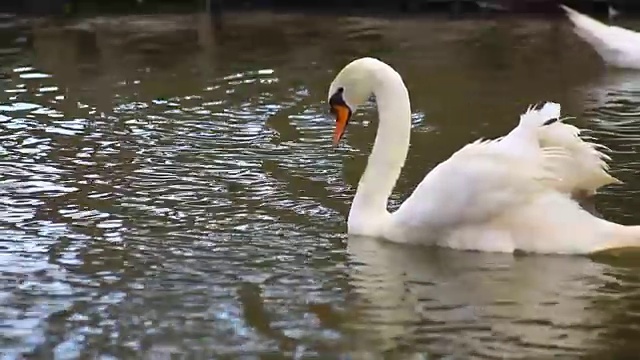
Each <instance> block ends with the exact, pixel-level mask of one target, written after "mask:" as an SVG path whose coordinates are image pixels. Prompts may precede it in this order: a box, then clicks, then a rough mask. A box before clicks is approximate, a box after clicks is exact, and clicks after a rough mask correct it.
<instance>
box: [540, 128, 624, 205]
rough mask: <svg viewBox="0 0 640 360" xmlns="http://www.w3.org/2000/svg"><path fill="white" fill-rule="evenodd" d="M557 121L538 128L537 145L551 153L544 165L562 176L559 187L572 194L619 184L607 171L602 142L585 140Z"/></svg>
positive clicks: (607, 156) (589, 193) (576, 132)
mask: <svg viewBox="0 0 640 360" xmlns="http://www.w3.org/2000/svg"><path fill="white" fill-rule="evenodd" d="M562 120H563V119H560V121H557V122H554V123H553V124H551V125H549V126H543V127H540V128H539V129H538V140H539V143H540V147H542V149H543V150H544V151H545V153H547V154H549V153H554V154H555V156H553V157H550V158H549V161H548V162H547V165H548V166H549V167H550V168H551V171H552V172H553V173H555V174H556V176H557V177H558V178H560V179H562V185H561V189H560V190H563V191H567V192H571V193H576V192H580V193H584V194H587V195H593V194H595V193H596V190H597V189H598V188H600V187H602V186H606V185H611V184H621V183H622V182H621V181H620V180H618V179H617V178H615V177H614V176H612V175H611V174H609V164H608V163H607V161H608V160H610V159H611V158H610V157H609V155H607V154H606V153H605V152H604V151H607V150H608V148H607V147H606V146H604V145H601V144H598V143H595V142H591V141H586V140H585V138H584V136H582V134H581V130H580V129H579V128H577V127H575V126H573V125H571V124H567V123H564V122H563V121H562Z"/></svg>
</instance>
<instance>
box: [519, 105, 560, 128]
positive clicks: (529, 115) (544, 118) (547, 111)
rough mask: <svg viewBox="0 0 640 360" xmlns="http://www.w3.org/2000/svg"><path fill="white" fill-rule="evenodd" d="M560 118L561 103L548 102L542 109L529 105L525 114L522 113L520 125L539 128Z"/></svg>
mask: <svg viewBox="0 0 640 360" xmlns="http://www.w3.org/2000/svg"><path fill="white" fill-rule="evenodd" d="M559 120H560V104H558V103H554V102H546V103H544V105H542V107H541V108H540V109H536V108H535V107H534V106H529V107H528V108H527V111H525V113H524V114H522V115H520V124H519V126H520V127H523V128H529V129H532V128H537V127H542V126H548V125H551V124H553V123H555V122H557V121H559Z"/></svg>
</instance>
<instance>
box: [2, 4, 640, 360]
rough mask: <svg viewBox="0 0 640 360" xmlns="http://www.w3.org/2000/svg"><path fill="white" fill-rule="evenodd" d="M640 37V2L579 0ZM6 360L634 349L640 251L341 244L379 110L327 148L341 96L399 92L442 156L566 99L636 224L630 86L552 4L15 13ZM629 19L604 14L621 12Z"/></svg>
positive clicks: (614, 352) (6, 48)
mask: <svg viewBox="0 0 640 360" xmlns="http://www.w3.org/2000/svg"><path fill="white" fill-rule="evenodd" d="M566 3H567V4H570V5H573V6H575V7H576V8H577V9H580V10H583V11H585V12H587V13H589V14H592V15H594V16H596V17H598V18H599V19H601V20H602V21H605V22H607V23H612V24H616V25H621V26H625V27H627V28H630V29H635V30H640V21H639V20H638V19H637V18H636V17H635V15H634V11H635V10H634V7H637V4H635V2H632V1H626V2H625V1H616V2H615V3H614V2H610V3H606V2H602V1H586V0H585V1H567V2H566ZM0 7H1V8H0V10H1V11H2V12H3V15H2V17H1V18H0V328H1V329H2V331H1V332H0V354H2V358H3V359H78V358H82V359H84V358H87V359H124V358H126V359H129V358H132V359H133V358H144V359H174V358H196V359H210V358H211V359H213V358H216V359H217V358H243V359H244V358H246V359H281V358H282V359H292V358H295V359H312V358H323V359H329V358H342V359H377V358H393V359H396V358H398V359H405V358H407V359H432V358H450V359H470V358H496V359H505V358H509V359H511V358H514V359H515V358H518V359H520V358H528V359H529V358H535V359H543V358H550V357H552V356H559V357H561V358H567V359H569V358H582V359H587V358H588V359H624V358H633V357H635V356H636V355H637V354H638V353H639V351H640V345H639V343H638V342H637V339H638V338H640V327H638V324H640V290H639V289H640V266H639V265H638V264H639V262H638V259H633V258H631V259H629V258H622V257H620V258H619V257H608V258H588V257H570V256H537V255H526V256H520V255H517V256H514V255H511V254H508V255H501V254H489V253H485V254H481V253H475V252H461V251H450V250H444V249H427V248H417V247H405V246H400V245H394V244H389V243H384V242H379V241H375V240H371V239H369V240H367V241H359V240H358V239H349V238H348V237H347V236H346V224H345V219H346V215H347V213H348V209H349V206H350V201H351V199H352V197H353V195H354V192H355V187H356V185H357V182H358V178H359V176H360V174H361V173H362V170H363V168H364V166H365V163H366V160H367V156H368V154H369V151H370V149H371V146H372V142H373V139H374V136H375V132H376V124H377V115H376V112H375V108H374V106H373V104H371V106H369V107H366V108H365V109H363V111H362V112H360V113H358V114H356V116H355V117H354V119H353V121H352V124H351V126H350V128H349V130H348V132H347V135H346V137H345V140H344V141H343V144H342V145H341V146H340V147H339V148H334V147H333V146H332V145H331V133H332V130H333V120H332V119H330V118H329V116H328V105H327V104H326V96H327V89H328V86H329V83H330V82H331V80H332V79H333V77H334V76H335V74H336V72H337V71H339V70H340V69H341V68H342V67H343V66H344V65H345V64H346V63H348V62H349V61H351V60H353V59H354V58H356V57H360V56H375V57H378V58H380V59H382V60H384V61H385V62H387V63H389V64H391V65H392V66H393V67H394V68H396V69H397V70H398V71H399V73H400V74H401V75H402V76H403V77H404V80H405V82H406V84H407V87H408V88H409V91H410V94H411V101H412V107H413V132H412V146H411V150H410V153H409V159H408V162H407V165H406V166H405V167H404V169H403V175H402V177H401V180H400V182H399V184H398V186H397V188H396V191H395V192H394V195H393V198H392V204H391V207H392V208H394V207H395V206H397V204H398V203H399V202H400V201H402V200H403V199H405V198H406V197H407V196H408V195H409V194H410V193H411V191H412V190H413V188H414V187H415V186H416V184H417V183H418V182H419V181H420V180H421V179H422V178H423V177H424V175H425V174H426V173H427V172H428V171H429V170H430V169H431V168H432V167H433V166H435V164H437V163H439V162H440V161H442V160H444V159H446V158H447V157H448V156H449V155H450V154H451V153H452V152H454V151H455V150H457V149H459V148H460V147H461V146H463V145H464V144H466V143H467V142H469V141H472V140H475V139H477V138H478V137H497V136H501V135H503V134H504V133H505V132H507V131H509V129H511V128H512V127H513V126H514V125H515V124H516V121H517V119H518V116H519V114H520V113H521V112H523V111H524V110H525V109H526V108H527V106H529V105H530V104H533V103H539V102H541V101H546V100H551V101H557V102H560V103H561V104H562V106H563V113H564V114H566V115H570V116H575V117H576V119H574V120H572V121H573V123H574V124H576V125H578V126H580V127H584V128H586V129H587V130H588V132H589V134H590V135H592V136H594V137H595V138H596V139H597V141H599V142H602V143H603V144H605V145H607V146H608V147H609V148H610V151H609V152H608V154H609V155H611V156H612V158H613V161H612V163H611V167H612V170H611V171H612V173H613V174H614V175H615V176H617V177H618V178H620V179H621V180H623V181H624V182H625V183H624V184H623V185H618V186H612V187H609V188H606V189H605V191H604V192H603V193H602V194H601V195H599V196H598V197H597V199H596V202H597V204H596V206H597V208H598V210H599V211H600V212H601V213H602V214H603V216H605V217H607V218H608V219H611V220H614V221H618V222H622V223H624V224H634V223H635V224H638V223H640V213H639V212H638V209H640V179H639V177H638V173H639V171H640V157H639V156H638V154H637V151H638V149H639V147H638V144H639V143H640V142H639V139H640V120H639V117H638V115H639V114H640V72H634V71H624V70H615V69H610V68H608V67H606V66H605V65H604V64H603V63H602V60H601V59H600V58H599V57H598V56H597V55H596V54H595V52H594V51H593V50H592V49H591V48H590V47H589V46H588V45H586V44H585V43H584V42H582V41H581V40H580V39H579V38H577V37H576V35H575V34H574V33H573V32H572V30H571V25H570V24H569V22H568V20H567V19H566V18H565V16H564V15H562V13H561V12H560V11H559V10H558V9H557V2H555V1H543V0H539V1H534V0H529V1H525V0H523V1H516V0H511V1H488V0H487V1H485V2H479V1H475V2H472V1H449V2H444V1H443V2H439V1H435V0H434V1H417V0H416V1H394V2H392V1H381V0H380V1H366V2H365V1H355V0H354V1H323V2H319V1H305V2H294V1H277V0H272V1H266V0H264V1H234V2H232V1H218V2H216V1H211V2H209V3H205V2H195V1H193V2H192V1H169V0H163V1H161V0H155V1H153V0H143V1H115V0H109V1H98V0H93V1H89V0H87V1H81V0H76V1H73V0H51V1H45V0H25V1H18V0H4V1H2V2H1V3H0ZM612 8H613V9H614V10H615V11H612V10H611V9H612Z"/></svg>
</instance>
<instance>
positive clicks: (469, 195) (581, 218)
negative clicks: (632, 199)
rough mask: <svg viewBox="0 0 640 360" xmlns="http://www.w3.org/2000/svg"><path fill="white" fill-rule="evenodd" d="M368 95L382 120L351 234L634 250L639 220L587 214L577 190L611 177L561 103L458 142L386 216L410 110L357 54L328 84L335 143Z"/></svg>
mask: <svg viewBox="0 0 640 360" xmlns="http://www.w3.org/2000/svg"><path fill="white" fill-rule="evenodd" d="M372 94H373V95H375V98H376V102H377V106H378V114H379V124H378V132H377V135H376V139H375V142H374V146H373V150H372V152H371V155H370V156H369V161H368V164H367V167H366V169H365V171H364V174H363V175H362V177H361V178H360V182H359V185H358V189H357V192H356V195H355V198H354V199H353V203H352V205H351V209H350V211H349V216H348V220H347V226H348V232H349V233H350V234H353V235H364V236H371V237H379V238H386V239H388V240H392V241H396V242H402V243H414V244H425V245H440V246H445V247H451V248H456V249H466V250H480V251H496V252H514V251H517V250H520V251H524V252H535V253H559V254H588V253H593V252H598V251H604V250H608V249H613V248H623V247H640V226H624V225H620V224H616V223H613V222H610V221H607V220H604V219H601V218H599V217H596V216H594V215H592V214H591V213H589V212H587V211H585V210H584V209H583V208H581V206H580V205H579V204H578V202H577V201H576V200H575V197H576V196H578V194H587V195H593V194H594V193H595V192H596V190H597V189H598V188H600V187H601V186H604V185H608V184H613V183H617V182H618V180H617V179H615V178H614V177H612V176H611V175H609V174H608V172H607V169H608V166H607V164H606V162H605V160H607V159H608V157H607V156H606V155H605V154H603V153H602V152H600V151H599V147H600V146H599V145H597V144H593V143H590V142H587V141H585V140H584V139H583V138H581V137H580V135H579V133H580V130H579V129H578V128H576V127H574V126H572V125H569V124H566V123H564V122H562V120H561V119H560V105H558V104H555V103H546V104H545V105H544V106H543V107H542V108H541V109H539V110H536V109H533V108H529V109H528V110H527V112H526V113H524V114H523V115H522V116H521V117H520V122H519V124H518V125H517V126H516V127H515V128H514V129H513V130H512V131H511V132H510V133H509V134H507V135H506V136H504V137H502V138H499V139H495V140H478V141H476V142H473V143H471V144H468V145H466V146H464V147H462V148H461V149H460V150H458V151H457V152H455V153H454V154H453V155H451V157H450V158H449V159H447V160H446V161H444V162H442V163H440V164H438V165H437V166H436V167H435V168H433V169H432V170H431V171H430V172H429V173H428V174H427V175H426V177H425V178H424V179H423V180H422V182H421V183H420V184H419V185H418V186H417V188H416V189H415V190H414V192H413V194H411V196H410V197H409V198H408V199H407V200H406V201H405V202H404V203H403V204H402V205H401V206H400V208H399V209H398V210H397V211H395V212H393V213H390V212H389V211H388V210H387V203H388V198H389V196H390V195H391V192H392V191H393V188H394V186H395V183H396V181H397V179H398V177H399V176H400V173H401V170H402V167H403V165H404V162H405V160H406V156H407V152H408V149H409V138H410V132H411V108H410V102H409V94H408V91H407V89H406V87H405V85H404V82H403V80H402V78H401V76H400V75H399V74H398V73H397V72H396V71H395V70H394V69H393V68H391V67H390V66H389V65H387V64H386V63H384V62H382V61H380V60H377V59H374V58H368V57H367V58H361V59H357V60H354V61H352V62H351V63H349V64H348V65H347V66H345V67H344V68H343V69H342V70H341V71H340V73H339V74H338V75H337V76H336V78H335V79H334V80H333V82H332V83H331V86H330V88H329V104H330V106H331V110H332V112H333V113H334V114H335V115H336V124H335V132H334V138H333V140H334V143H335V144H337V143H338V142H339V141H340V139H341V138H342V136H343V134H344V132H345V129H346V127H347V125H348V123H349V120H350V118H351V116H352V114H353V113H354V112H355V111H356V110H357V108H358V106H359V105H362V104H363V103H365V102H366V101H367V99H368V98H369V97H370V96H371V95H372Z"/></svg>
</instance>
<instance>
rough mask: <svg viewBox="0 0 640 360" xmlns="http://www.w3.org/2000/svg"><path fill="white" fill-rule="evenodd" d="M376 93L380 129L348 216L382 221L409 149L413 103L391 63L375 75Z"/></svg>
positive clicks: (374, 90) (362, 219)
mask: <svg viewBox="0 0 640 360" xmlns="http://www.w3.org/2000/svg"><path fill="white" fill-rule="evenodd" d="M374 78H375V81H374V88H373V94H374V95H375V98H376V102H377V107H378V117H379V121H378V131H377V134H376V139H375V141H374V144H373V149H372V151H371V155H369V160H368V162H367V167H366V169H365V171H364V173H363V175H362V177H361V178H360V183H359V185H358V190H357V192H356V196H355V198H354V201H353V204H352V207H351V212H350V214H349V218H350V219H349V220H350V222H351V220H353V221H354V222H360V223H362V222H364V221H365V220H364V219H366V222H369V223H370V225H371V222H374V221H376V222H383V221H382V220H383V219H386V218H388V215H389V212H388V210H387V203H388V201H389V197H390V196H391V193H392V191H393V188H394V187H395V184H396V182H397V180H398V178H399V176H400V173H401V171H402V167H403V165H404V163H405V160H406V158H407V153H408V151H409V142H410V134H411V104H410V101H409V93H408V91H407V88H406V87H405V85H404V82H403V81H402V78H401V77H400V75H399V74H398V73H397V72H396V71H395V70H393V69H392V68H390V67H384V68H381V69H378V70H377V71H376V72H375V75H374Z"/></svg>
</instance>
